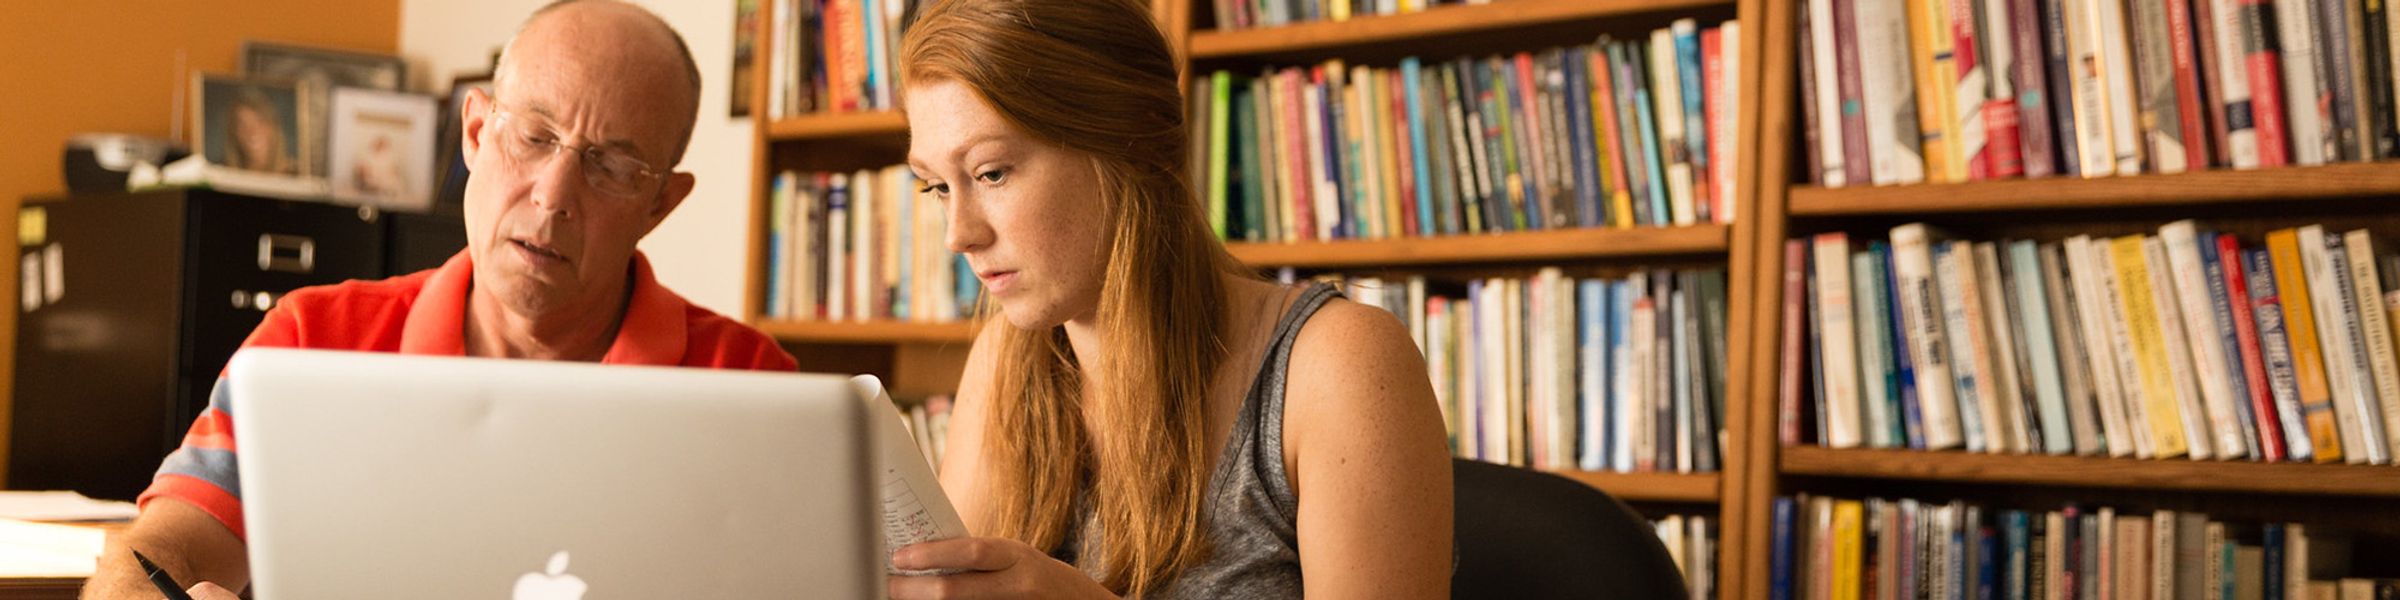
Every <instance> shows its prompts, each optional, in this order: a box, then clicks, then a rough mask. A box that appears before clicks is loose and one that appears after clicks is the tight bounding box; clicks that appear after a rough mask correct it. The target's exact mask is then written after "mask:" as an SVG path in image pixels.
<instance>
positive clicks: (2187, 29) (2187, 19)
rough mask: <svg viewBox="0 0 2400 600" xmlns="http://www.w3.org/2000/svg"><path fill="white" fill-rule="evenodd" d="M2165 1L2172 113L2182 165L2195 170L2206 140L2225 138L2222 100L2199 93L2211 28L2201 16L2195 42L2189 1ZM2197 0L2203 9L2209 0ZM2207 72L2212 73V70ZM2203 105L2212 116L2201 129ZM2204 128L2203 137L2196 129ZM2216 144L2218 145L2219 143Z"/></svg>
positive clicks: (2205, 161)
mask: <svg viewBox="0 0 2400 600" xmlns="http://www.w3.org/2000/svg"><path fill="white" fill-rule="evenodd" d="M2165 1H2166V3H2167V37H2168V38H2169V42H2170V43H2171V44H2172V45H2173V48H2174V51H2173V52H2174V55H2175V116H2176V119H2177V120H2178V121H2180V122H2181V123H2182V124H2183V127H2182V131H2183V160H2184V165H2185V166H2186V167H2188V168H2190V169H2191V170H2194V171H2198V170H2201V169H2206V168H2208V165H2209V156H2208V148H2209V143H2208V142H2209V140H2210V139H2216V140H2219V141H2222V140H2224V139H2225V118H2224V117H2225V115H2224V112H2225V107H2224V104H2223V103H2220V102H2209V101H2207V98H2204V97H2202V96H2201V94H2200V63H2201V62H2202V59H2201V57H2202V56H2207V55H2208V54H2209V53H2208V50H2207V48H2209V47H2210V46H2207V45H2206V44H2208V41H2207V40H2210V39H2213V38H2212V37H2211V36H2213V35H2214V34H2213V33H2210V32H2209V30H2211V29H2213V28H2211V27H2209V25H2208V23H2209V22H2208V21H2207V20H2205V19H2203V20H2201V21H2200V24H2201V25H2200V27H2201V34H2200V37H2199V40H2198V42H2197V43H2195V41H2194V40H2193V37H2192V4H2193V3H2191V2H2187V1H2186V0H2165ZM2197 3H2198V4H2199V5H2200V6H2201V7H2202V9H2201V10H2207V9H2206V7H2207V6H2208V3H2209V0H2198V2H2197ZM2209 72H2210V73H2215V71H2209ZM2212 87H2213V85H2212ZM2208 97H2211V98H2222V97H2223V96H2218V95H2216V94H2209V95H2208ZM2203 105H2205V106H2207V107H2208V111H2209V112H2210V113H2213V115H2212V116H2213V117H2214V118H2212V119H2209V122H2208V124H2207V125H2208V126H2209V127H2208V128H2207V129H2203V128H2202V125H2203V124H2202V123H2201V116H2200V115H2201V107H2202V106H2203ZM2204 130H2205V131H2209V132H2210V133H2209V135H2208V136H2206V137H2203V136H2201V135H2200V132H2201V131H2204ZM2219 146H2220V147H2222V144H2219ZM2226 164H2231V161H2227V162H2226Z"/></svg>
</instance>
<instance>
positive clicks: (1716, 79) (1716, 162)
mask: <svg viewBox="0 0 2400 600" xmlns="http://www.w3.org/2000/svg"><path fill="white" fill-rule="evenodd" d="M1722 31H1723V30H1722V29H1719V28H1714V27H1711V28H1708V29H1703V30H1700V65H1701V67H1700V72H1701V78H1702V81H1701V82H1700V83H1701V89H1702V90H1705V91H1703V92H1702V93H1701V101H1702V107H1703V109H1704V111H1705V112H1704V114H1703V116H1702V118H1701V121H1702V122H1703V123H1706V125H1705V127H1706V128H1707V129H1708V135H1707V137H1705V138H1702V139H1704V140H1707V142H1708V143H1707V144H1706V146H1707V148H1708V171H1707V172H1706V173H1703V174H1702V175H1701V176H1700V177H1701V178H1702V179H1707V180H1708V181H1709V182H1710V183H1711V185H1709V186H1708V202H1709V206H1710V207H1711V208H1710V210H1709V213H1708V214H1710V215H1713V216H1715V217H1716V218H1715V221H1716V222H1718V223H1725V222H1729V219H1728V217H1727V215H1731V214H1733V190H1731V189H1728V188H1730V187H1732V186H1726V185H1715V184H1718V183H1722V182H1724V181H1730V180H1731V179H1732V178H1730V177H1727V178H1722V179H1720V178H1718V174H1719V173H1723V172H1725V171H1727V170H1729V169H1732V168H1733V160H1732V158H1733V153H1732V152H1731V147H1730V143H1731V142H1732V140H1729V139H1727V138H1726V136H1727V135H1730V134H1732V133H1733V132H1730V131H1725V128H1724V127H1722V126H1721V124H1720V123H1718V122H1717V118H1718V117H1720V116H1722V115H1724V110H1725V101H1726V100H1731V99H1732V97H1731V96H1728V95H1727V94H1732V93H1733V90H1728V89H1725V86H1724V85H1723V84H1724V82H1725V57H1724V53H1725V45H1724V40H1723V36H1721V35H1719V33H1720V32H1722ZM1685 135H1691V134H1690V133H1689V132H1686V133H1685Z"/></svg>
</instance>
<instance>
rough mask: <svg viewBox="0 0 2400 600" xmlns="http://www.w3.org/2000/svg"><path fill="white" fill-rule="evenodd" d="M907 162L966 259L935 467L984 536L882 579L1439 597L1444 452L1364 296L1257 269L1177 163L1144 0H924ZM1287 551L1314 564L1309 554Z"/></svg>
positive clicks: (1113, 591) (936, 550)
mask: <svg viewBox="0 0 2400 600" xmlns="http://www.w3.org/2000/svg"><path fill="white" fill-rule="evenodd" d="M903 43H904V48H903V49H902V62H903V64H904V67H903V68H904V69H905V74H906V78H907V80H908V82H909V89H908V94H907V97H906V99H905V107H904V108H905V109H906V112H907V114H908V121H909V130H910V138H911V139H910V147H909V166H910V168H911V169H913V170H914V171H915V172H916V174H917V176H918V177H919V178H920V179H922V180H923V182H924V186H925V193H929V194H933V195H935V196H937V197H938V198H940V200H941V202H942V203H943V207H944V211H945V213H946V215H947V216H948V218H949V231H948V234H947V239H946V242H947V243H948V245H949V247H950V249H951V250H953V251H956V252H960V253H962V254H965V255H966V257H967V261H968V263H969V264H970V265H972V266H973V268H974V271H975V274H976V276H977V277H978V278H980V279H981V280H982V281H983V284H984V293H985V295H986V303H985V308H986V314H987V315H989V316H991V317H996V318H990V319H988V320H987V325H986V326H985V327H984V330H983V332H982V335H980V336H979V337H978V338H977V339H976V342H975V346H974V349H973V350H972V353H971V355H970V356H969V358H968V360H967V367H966V373H965V375H964V376H963V377H962V378H961V380H960V381H959V390H958V404H957V411H958V412H957V413H956V415H955V416H954V417H953V418H952V421H951V422H952V423H953V425H952V428H951V430H950V438H949V440H948V443H947V445H948V447H949V448H951V449H952V450H951V451H950V454H949V455H948V456H947V457H946V458H945V459H944V460H943V463H942V486H943V488H945V489H946V490H947V491H948V492H949V494H950V496H951V498H952V499H953V500H955V501H956V503H957V505H958V508H959V512H960V513H961V515H963V516H964V517H965V519H966V521H967V525H968V528H969V529H970V530H971V531H972V532H973V533H974V535H975V536H979V537H971V538H967V539H959V540H950V541H944V542H933V543H927V544H920V545H916V546H911V547H908V548H904V549H902V550H901V551H900V552H899V553H897V554H896V555H894V556H893V563H894V565H895V566H896V567H898V568H902V569H948V570H962V571H963V572H959V573H956V574H951V575H941V576H922V577H895V578H893V579H892V581H891V586H892V587H891V591H892V596H893V597H895V598H936V597H974V598H994V597H997V598H1014V597H1043V598H1098V597H1114V596H1126V597H1139V598H1234V599H1243V598H1288V597H1298V596H1301V595H1303V594H1306V595H1309V596H1316V597H1334V598H1437V597H1446V596H1447V595H1448V585H1449V573H1450V567H1451V490H1450V464H1449V458H1448V454H1447V449H1446V442H1445V437H1444V433H1443V427H1442V421H1441V415H1440V412H1439V409H1438V407H1437V406H1436V405H1435V401H1434V398H1433V392H1432V389H1431V386H1430V385H1429V384H1428V383H1427V381H1426V375H1425V370H1424V361H1423V358H1422V357H1421V356H1420V355H1419V354H1418V351H1417V349H1416V347H1415V346H1414V345H1412V344H1411V342H1410V340H1409V337H1408V334H1407V332H1406V331H1405V330H1404V329H1403V328H1402V327H1401V325H1400V323H1399V322H1398V321H1397V320H1396V319H1394V318H1392V316H1391V315H1389V314H1387V313H1384V312H1382V311H1381V310H1378V309H1375V308H1371V307H1367V306H1364V305H1360V304H1355V303H1351V302H1349V301H1346V300H1342V299H1340V298H1338V297H1336V296H1335V295H1334V294H1333V293H1332V290H1331V289H1330V288H1328V287H1325V286H1321V285H1319V286H1307V287H1297V288H1295V287H1286V286H1281V285H1276V284H1273V283H1270V282H1267V281H1264V280H1261V279H1259V278H1257V277H1256V276H1254V275H1252V274H1250V272H1249V270H1248V269H1247V268H1245V267H1243V266H1242V265H1241V264H1239V263H1238V262H1236V261H1234V260H1233V259H1232V257H1231V256H1230V255H1229V254H1227V253H1226V251H1225V249H1224V247H1223V246H1222V245H1221V244H1219V243H1218V241H1217V240H1216V238H1215V237H1214V236H1213V235H1212V234H1211V233H1210V232H1209V229H1208V225H1207V220H1206V219H1204V218H1203V216H1202V213H1201V210H1200V208H1199V207H1198V206H1199V205H1198V203H1197V202H1196V201H1195V199H1194V198H1193V197H1192V194H1191V193H1190V192H1189V191H1188V190H1189V188H1188V187H1186V174H1185V173H1184V172H1183V169H1184V165H1185V164H1186V163H1185V156H1186V155H1185V153H1186V152H1187V150H1186V149H1185V147H1186V146H1185V143H1186V138H1185V135H1186V133H1185V132H1186V129H1185V123H1184V121H1183V114H1184V112H1183V102H1182V94H1181V92H1180V90H1179V89H1178V88H1177V83H1176V76H1177V73H1176V70H1177V69H1176V61H1175V57H1174V55H1173V54H1172V53H1171V52H1170V51H1169V50H1168V48H1167V44H1166V41H1165V38H1164V36H1162V35H1161V34H1160V33H1159V31H1158V29H1157V26H1156V25H1154V24H1153V23H1152V22H1151V21H1150V18H1149V16H1148V13H1147V9H1146V7H1145V6H1144V5H1143V3H1142V2H1141V0H936V1H934V2H931V4H930V6H927V7H925V8H924V10H923V12H922V13H920V14H919V16H918V17H917V20H916V22H915V24H914V25H913V26H912V28H911V29H910V30H909V32H908V34H907V38H906V40H905V41H904V42H903ZM1304 575H1305V576H1304Z"/></svg>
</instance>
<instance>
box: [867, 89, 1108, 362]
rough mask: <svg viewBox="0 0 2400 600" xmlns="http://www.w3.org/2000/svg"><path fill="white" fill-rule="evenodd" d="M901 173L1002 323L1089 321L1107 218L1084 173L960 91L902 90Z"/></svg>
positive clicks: (1079, 159) (1090, 176) (1031, 325)
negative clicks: (931, 208)
mask: <svg viewBox="0 0 2400 600" xmlns="http://www.w3.org/2000/svg"><path fill="white" fill-rule="evenodd" d="M906 102H907V112H908V129H909V148H908V166H909V168H910V170H913V171H915V172H916V175H917V178H918V179H920V180H922V182H923V183H922V184H921V185H923V186H924V188H925V191H926V193H931V194H933V195H934V196H935V197H936V198H938V199H939V200H940V202H941V203H942V210H943V214H944V215H945V216H946V217H948V219H949V231H948V233H947V235H946V236H945V237H944V242H945V243H946V244H947V245H948V246H949V248H950V251H952V252H957V253H960V254H964V255H966V257H967V264H968V265H969V266H971V267H973V268H974V270H975V277H976V278H977V279H980V280H982V282H983V290H984V294H985V295H986V296H988V297H989V299H990V300H992V301H994V302H997V303H998V306H999V307H1000V311H1001V313H1002V315H1003V316H1005V317H1006V318H1007V319H1008V320H1009V322H1010V323H1011V324H1014V325H1016V326H1017V327H1020V328H1025V329H1040V328H1046V327H1051V326H1055V325H1058V324H1061V323H1065V322H1068V321H1084V322H1089V320H1090V319H1091V317H1092V315H1093V313H1094V312H1095V311H1096V310H1097V309H1098V306H1099V303H1100V288H1101V283H1102V279H1103V278H1104V275H1105V273H1106V270H1107V269H1106V267H1107V263H1108V244H1109V239H1108V236H1109V234H1108V231H1109V227H1108V222H1109V214H1108V212H1109V210H1108V208H1107V207H1106V206H1104V203H1103V202H1102V201H1101V192H1100V190H1099V185H1098V175H1097V173H1095V172H1094V170H1093V169H1094V164H1093V162H1092V161H1091V160H1090V159H1088V158H1087V157H1085V156H1083V155H1082V154H1081V153H1079V152H1076V151H1073V150H1069V149H1066V148H1061V147H1058V146H1055V145H1052V144H1049V143H1046V142H1043V141H1040V140H1037V139H1034V138H1033V137H1031V136H1030V135H1028V134H1026V133H1025V132H1024V131H1022V130H1020V129H1018V128H1017V127H1016V126H1014V125H1012V124H1010V123H1009V122H1008V121H1007V120H1006V119H1004V118H1002V117H1001V116H1000V113H999V112H997V111H996V110H994V109H993V108H992V106H991V105H990V104H989V103H986V102H984V100H983V98H982V97H981V96H980V95H978V94H976V93H975V91H974V90H973V89H970V88H968V87H967V86H966V85H965V84H961V83H958V82H956V81H950V80H936V81H929V82H921V83H919V82H912V83H911V85H910V86H909V90H908V96H907V99H906Z"/></svg>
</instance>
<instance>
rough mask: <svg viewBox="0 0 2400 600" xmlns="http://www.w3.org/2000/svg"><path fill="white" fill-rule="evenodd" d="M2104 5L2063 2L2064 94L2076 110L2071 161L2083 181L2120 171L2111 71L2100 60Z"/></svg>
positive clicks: (2087, 0)
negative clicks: (2110, 103)
mask: <svg viewBox="0 0 2400 600" xmlns="http://www.w3.org/2000/svg"><path fill="white" fill-rule="evenodd" d="M2102 1H2103V0H2061V2H2060V4H2061V7H2062V8H2063V9H2064V10H2063V11H2062V12H2063V13H2064V14H2063V15H2062V16H2063V17H2064V18H2063V19H2062V20H2064V21H2066V24H2067V65H2068V67H2067V68H2068V70H2069V71H2070V73H2069V77H2068V79H2067V80H2068V82H2069V85H2070V86H2071V87H2070V89H2067V90H2064V91H2063V93H2064V94H2065V95H2066V97H2067V98H2068V99H2069V100H2070V101H2071V102H2073V103H2074V106H2075V112H2074V115H2075V156H2073V157H2070V158H2071V159H2072V160H2074V161H2075V162H2076V166H2077V169H2076V172H2077V173H2078V174H2080V175H2081V176H2083V177H2105V176H2108V175H2113V174H2115V173H2116V169H2117V163H2116V158H2115V157H2116V150H2114V149H2112V147H2111V146H2110V142H2111V141H2112V140H2111V139H2110V137H2109V136H2110V135H2112V132H2114V131H2115V128H2114V127H2113V126H2111V125H2110V124H2109V121H2108V77H2107V70H2106V65H2104V64H2102V61H2101V60H2100V34H2099V31H2098V29H2097V27H2096V26H2095V25H2096V23H2097V22H2098V21H2099V18H2100V17H2099V15H2100V13H2099V10H2100V9H2099V6H2098V4H2099V3H2100V2H2102Z"/></svg>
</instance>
